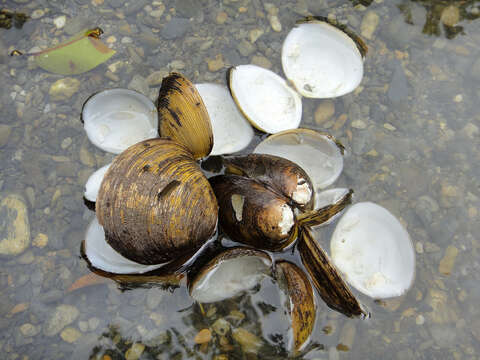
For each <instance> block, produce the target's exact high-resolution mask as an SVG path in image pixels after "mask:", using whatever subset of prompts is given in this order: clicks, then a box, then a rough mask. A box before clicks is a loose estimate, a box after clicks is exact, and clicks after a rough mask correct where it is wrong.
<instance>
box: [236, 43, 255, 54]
mask: <svg viewBox="0 0 480 360" xmlns="http://www.w3.org/2000/svg"><path fill="white" fill-rule="evenodd" d="M237 50H238V52H239V53H240V54H242V56H249V55H251V54H252V53H253V52H254V51H255V46H254V45H252V43H250V42H248V41H247V40H242V41H240V43H239V44H238V45H237Z"/></svg>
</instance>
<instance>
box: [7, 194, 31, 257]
mask: <svg viewBox="0 0 480 360" xmlns="http://www.w3.org/2000/svg"><path fill="white" fill-rule="evenodd" d="M0 224H1V227H0V228H2V229H3V231H2V232H0V236H1V238H0V254H2V255H18V254H21V253H22V252H24V251H25V250H26V249H27V248H28V246H29V245H30V224H29V221H28V209H27V205H26V203H25V200H24V199H23V197H21V196H20V195H16V194H10V195H7V196H6V197H5V198H4V199H3V200H2V202H1V203H0Z"/></svg>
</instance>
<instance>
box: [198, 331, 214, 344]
mask: <svg viewBox="0 0 480 360" xmlns="http://www.w3.org/2000/svg"><path fill="white" fill-rule="evenodd" d="M193 340H194V341H195V344H205V343H208V342H210V340H212V332H211V331H210V329H202V330H200V331H199V332H198V333H197V335H195V338H194V339H193Z"/></svg>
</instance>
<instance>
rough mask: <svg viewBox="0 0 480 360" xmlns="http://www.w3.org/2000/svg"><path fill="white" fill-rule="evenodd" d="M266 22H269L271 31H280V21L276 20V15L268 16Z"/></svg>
mask: <svg viewBox="0 0 480 360" xmlns="http://www.w3.org/2000/svg"><path fill="white" fill-rule="evenodd" d="M268 20H269V21H270V26H271V27H272V30H273V31H275V32H280V31H282V24H281V23H280V19H279V18H278V16H277V15H271V16H269V17H268Z"/></svg>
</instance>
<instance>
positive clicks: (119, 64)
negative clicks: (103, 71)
mask: <svg viewBox="0 0 480 360" xmlns="http://www.w3.org/2000/svg"><path fill="white" fill-rule="evenodd" d="M124 66H125V63H124V62H123V61H115V62H114V63H112V64H110V65H108V70H110V71H111V72H112V73H116V72H117V71H118V70H120V69H121V68H123V67H124Z"/></svg>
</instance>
